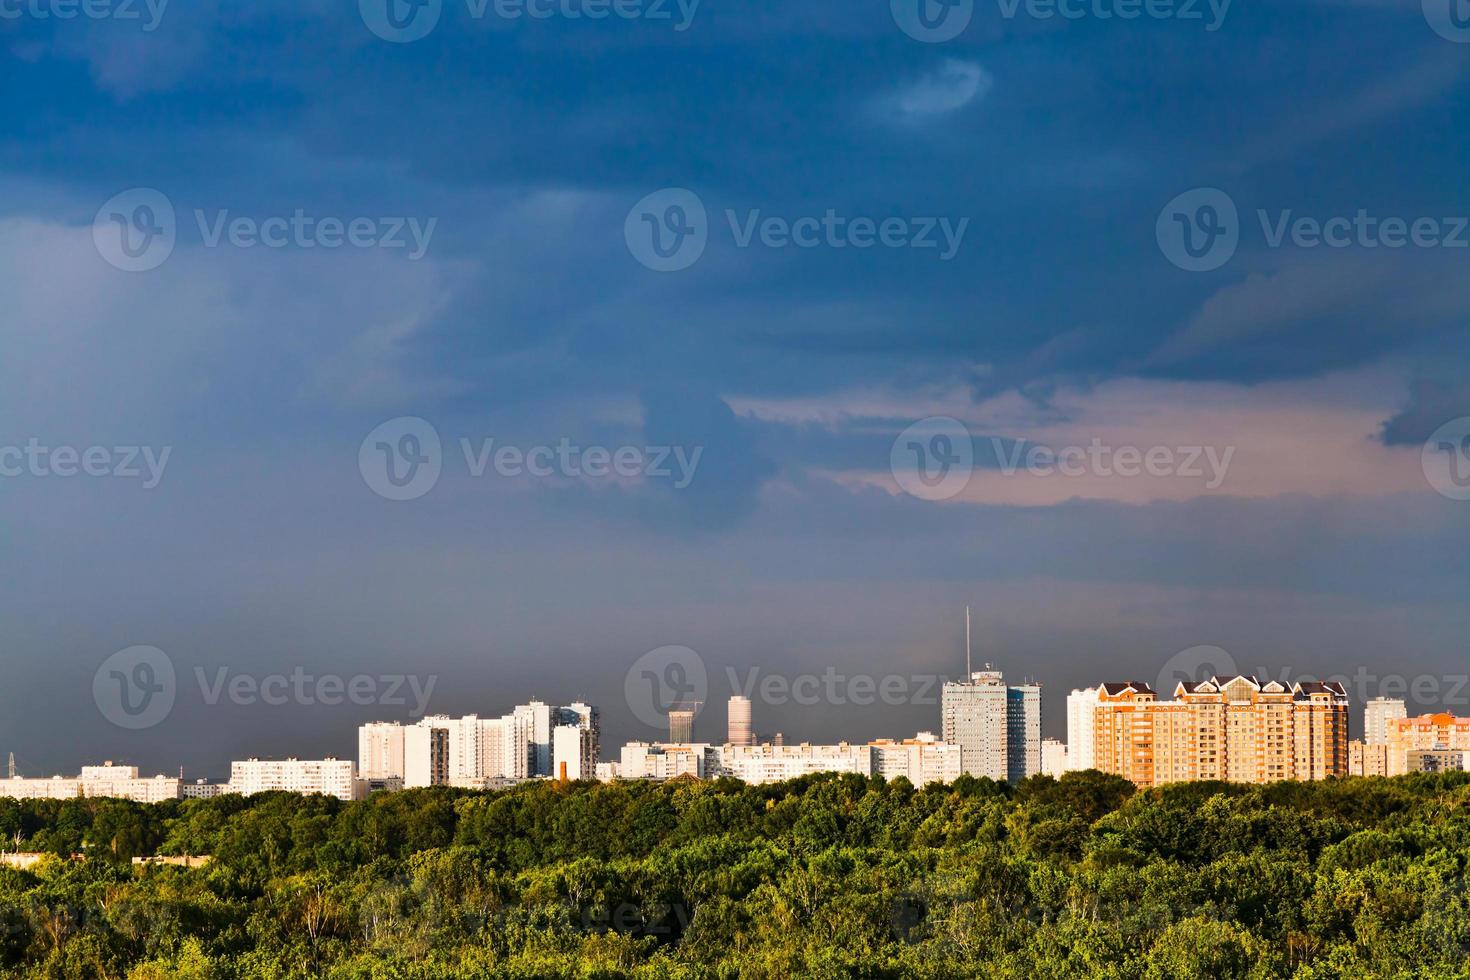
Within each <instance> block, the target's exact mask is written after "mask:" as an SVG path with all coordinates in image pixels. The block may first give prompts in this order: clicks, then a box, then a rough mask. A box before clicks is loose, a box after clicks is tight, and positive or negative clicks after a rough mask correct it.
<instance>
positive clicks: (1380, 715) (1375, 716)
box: [1363, 698, 1409, 745]
mask: <svg viewBox="0 0 1470 980" xmlns="http://www.w3.org/2000/svg"><path fill="white" fill-rule="evenodd" d="M1408 716H1409V712H1408V709H1407V708H1406V707H1405V706H1404V702H1403V701H1401V700H1399V699H1396V698H1374V699H1373V700H1371V701H1369V702H1368V703H1366V704H1364V705H1363V742H1364V744H1366V745H1387V744H1388V723H1389V722H1390V721H1392V720H1393V719H1395V718H1407V717H1408Z"/></svg>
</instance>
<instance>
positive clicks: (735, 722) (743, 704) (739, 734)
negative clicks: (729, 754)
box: [725, 694, 755, 745]
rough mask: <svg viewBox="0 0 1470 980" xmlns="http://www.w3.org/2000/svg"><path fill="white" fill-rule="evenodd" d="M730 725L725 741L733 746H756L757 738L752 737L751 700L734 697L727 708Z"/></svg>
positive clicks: (728, 725)
mask: <svg viewBox="0 0 1470 980" xmlns="http://www.w3.org/2000/svg"><path fill="white" fill-rule="evenodd" d="M726 712H727V715H728V723H727V725H726V734H725V741H726V742H729V743H730V744H731V745H754V744H755V738H754V737H753V736H752V735H751V727H750V722H751V712H750V698H746V697H741V696H740V695H738V694H736V695H734V696H732V697H731V698H730V700H729V702H728V706H727V708H726Z"/></svg>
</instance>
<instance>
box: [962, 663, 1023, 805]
mask: <svg viewBox="0 0 1470 980" xmlns="http://www.w3.org/2000/svg"><path fill="white" fill-rule="evenodd" d="M940 712H941V728H942V731H943V739H944V741H946V742H949V743H951V744H954V745H958V746H959V747H960V759H961V765H962V766H963V770H964V772H966V773H968V774H969V775H971V776H976V777H980V776H985V777H989V778H990V779H994V780H997V781H1005V780H1010V781H1012V782H1016V781H1019V780H1021V779H1024V778H1026V777H1027V776H1030V775H1033V774H1035V773H1038V772H1040V771H1041V688H1040V687H1038V686H1037V685H1035V684H1023V685H1020V686H1017V687H1007V686H1006V684H1005V680H1004V678H1003V677H1002V675H1001V673H1000V671H998V670H995V669H994V668H993V667H992V666H991V665H989V664H986V665H985V669H984V670H978V671H975V672H973V673H971V674H970V675H969V678H968V679H967V680H962V681H950V682H947V683H946V684H945V685H944V689H943V692H942V694H941V699H940Z"/></svg>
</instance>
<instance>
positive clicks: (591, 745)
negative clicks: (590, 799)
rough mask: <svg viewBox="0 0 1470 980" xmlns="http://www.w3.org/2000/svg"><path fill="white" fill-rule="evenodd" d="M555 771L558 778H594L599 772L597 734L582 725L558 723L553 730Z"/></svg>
mask: <svg viewBox="0 0 1470 980" xmlns="http://www.w3.org/2000/svg"><path fill="white" fill-rule="evenodd" d="M551 754H552V766H553V771H554V772H555V773H556V778H558V779H572V780H576V779H592V778H593V777H594V776H595V775H596V772H597V736H596V733H595V732H594V731H593V730H592V729H590V728H583V727H581V726H580V725H557V726H556V727H555V728H554V729H552V731H551Z"/></svg>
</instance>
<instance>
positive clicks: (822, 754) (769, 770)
mask: <svg viewBox="0 0 1470 980" xmlns="http://www.w3.org/2000/svg"><path fill="white" fill-rule="evenodd" d="M960 759H961V754H960V747H959V746H958V745H952V744H949V743H946V742H941V741H939V740H938V739H936V738H935V737H934V735H933V734H932V733H929V732H920V733H919V734H918V736H917V737H915V738H911V739H904V740H902V741H896V740H892V739H879V740H877V741H874V742H870V743H868V744H866V745H855V744H849V743H847V742H840V743H838V744H836V745H812V744H810V743H802V744H801V745H710V744H708V743H706V742H695V743H681V744H673V743H660V742H654V743H649V742H629V743H628V744H627V745H624V746H623V751H622V757H621V759H620V761H619V762H617V763H616V764H613V763H606V764H604V765H602V766H599V767H597V774H598V778H600V779H613V778H616V779H656V780H665V779H676V778H678V777H680V776H688V777H693V778H695V779H718V778H720V777H722V776H730V777H732V778H735V779H739V780H741V781H742V782H746V783H750V784H752V785H759V784H761V783H778V782H785V781H786V780H788V779H796V778H798V777H800V776H807V775H811V774H812V773H819V772H850V773H856V774H857V775H859V776H882V777H884V778H885V779H897V778H898V777H900V776H902V777H904V778H905V779H907V780H908V781H909V782H911V783H913V784H914V785H915V786H926V785H928V784H929V783H936V782H939V783H948V782H953V781H954V780H955V779H957V778H959V775H960V773H961V771H962V770H961V768H960Z"/></svg>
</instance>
